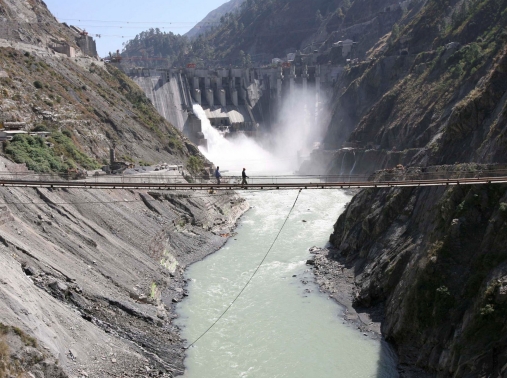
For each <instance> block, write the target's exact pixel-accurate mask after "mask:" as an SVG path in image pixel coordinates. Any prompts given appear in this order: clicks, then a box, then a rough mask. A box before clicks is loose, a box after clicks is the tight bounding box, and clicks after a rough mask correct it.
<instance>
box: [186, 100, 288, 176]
mask: <svg viewBox="0 0 507 378" xmlns="http://www.w3.org/2000/svg"><path fill="white" fill-rule="evenodd" d="M193 110H194V113H195V115H196V116H197V117H198V118H199V119H200V120H201V125H202V132H203V134H204V137H205V138H206V139H207V140H208V148H207V149H205V148H200V150H201V152H202V153H203V155H204V156H206V157H207V158H208V159H209V160H210V161H212V162H213V163H214V164H215V165H217V166H220V169H221V170H222V171H224V170H225V171H229V172H232V173H238V172H241V170H242V169H243V168H246V169H247V172H248V174H249V175H260V174H270V173H271V174H275V173H287V172H292V170H294V169H295V168H296V167H295V165H294V162H292V161H291V160H286V159H283V158H280V157H279V156H276V155H274V154H272V153H271V152H269V151H267V150H265V149H264V148H262V147H261V146H260V145H259V144H258V143H257V142H256V141H255V140H254V139H252V138H249V137H247V136H246V135H243V134H240V135H238V136H235V137H233V138H231V139H226V138H225V137H224V136H223V135H222V134H221V133H220V132H219V131H218V130H217V129H215V128H214V127H213V126H211V123H210V121H209V120H208V118H207V117H206V114H205V112H204V110H203V108H202V107H201V106H200V105H198V104H194V106H193Z"/></svg>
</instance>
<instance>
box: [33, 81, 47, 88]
mask: <svg viewBox="0 0 507 378" xmlns="http://www.w3.org/2000/svg"><path fill="white" fill-rule="evenodd" d="M33 86H34V87H35V88H37V89H42V88H43V87H44V86H43V85H42V83H41V82H40V81H39V80H35V81H34V82H33Z"/></svg>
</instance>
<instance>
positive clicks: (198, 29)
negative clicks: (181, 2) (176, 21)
mask: <svg viewBox="0 0 507 378" xmlns="http://www.w3.org/2000/svg"><path fill="white" fill-rule="evenodd" d="M244 1H245V0H230V1H228V2H226V3H225V4H222V5H221V6H219V7H218V8H217V9H215V10H212V11H211V12H209V13H208V14H207V15H206V17H204V18H203V19H202V20H201V21H199V22H198V23H197V25H195V26H194V27H193V28H192V29H191V30H190V31H188V32H187V33H185V36H186V37H188V38H190V39H194V38H196V37H198V36H199V35H201V34H204V33H206V32H207V31H208V30H210V29H211V28H212V27H213V26H215V25H216V24H218V23H219V22H220V18H221V17H222V16H224V15H225V14H227V13H234V12H237V11H238V10H239V7H240V6H241V4H243V2H244Z"/></svg>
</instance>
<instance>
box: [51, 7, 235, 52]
mask: <svg viewBox="0 0 507 378" xmlns="http://www.w3.org/2000/svg"><path fill="white" fill-rule="evenodd" d="M44 1H45V3H46V4H47V6H48V8H49V10H50V11H51V12H52V13H53V14H54V15H55V16H56V18H57V19H58V20H59V21H60V22H66V23H68V24H72V25H76V26H79V27H81V28H82V29H86V31H87V32H88V33H90V35H92V36H93V37H95V34H100V35H101V37H100V38H95V39H96V41H97V49H98V52H99V55H100V56H105V55H107V54H108V53H109V51H116V50H117V49H120V50H121V48H122V43H123V42H126V41H128V40H129V39H132V38H133V37H135V36H136V34H139V33H140V32H142V31H144V30H147V29H149V28H156V27H158V28H159V29H160V30H162V31H166V32H169V31H171V32H173V33H175V34H185V33H186V32H187V31H189V30H190V29H191V28H192V27H193V26H194V25H195V24H196V23H197V22H199V21H201V20H202V19H203V18H204V17H205V16H206V15H207V14H208V13H209V12H210V11H212V10H213V9H216V8H218V7H219V6H220V5H222V4H224V3H226V2H227V0H145V1H142V0H141V1H139V0H137V1H133V0H87V1H84V0H44Z"/></svg>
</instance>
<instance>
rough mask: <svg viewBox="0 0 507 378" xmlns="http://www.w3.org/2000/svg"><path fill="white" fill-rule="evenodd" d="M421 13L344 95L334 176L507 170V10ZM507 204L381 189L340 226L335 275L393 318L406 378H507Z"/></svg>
mask: <svg viewBox="0 0 507 378" xmlns="http://www.w3.org/2000/svg"><path fill="white" fill-rule="evenodd" d="M410 4H412V6H411V5H410ZM413 5H416V2H409V5H408V7H407V9H406V11H404V16H403V17H402V19H401V20H400V21H398V23H397V24H396V25H395V27H393V29H392V31H391V32H390V33H389V34H387V35H386V36H385V37H384V38H381V39H380V40H379V41H378V43H377V44H376V45H375V46H373V48H372V49H371V50H370V51H369V52H368V53H367V59H366V60H365V61H363V62H358V63H357V64H352V65H350V66H349V67H348V68H347V69H346V70H345V74H344V75H343V76H342V77H341V78H340V79H339V81H338V82H337V84H336V87H335V95H334V109H333V111H334V114H333V116H332V121H331V123H330V125H329V129H328V133H327V136H326V138H325V139H324V143H325V145H326V146H325V147H326V150H320V151H316V152H315V153H314V156H313V158H314V160H313V162H314V163H318V164H319V165H320V167H322V172H327V173H334V174H342V175H348V174H364V175H370V174H371V173H372V172H374V171H376V170H379V169H386V168H389V169H391V170H390V172H389V175H391V176H390V178H393V177H394V176H396V175H399V177H400V178H403V177H404V176H407V175H413V174H415V175H416V176H417V172H421V169H420V168H415V167H423V168H422V169H423V171H426V172H429V171H431V172H440V173H441V174H448V173H449V172H448V171H455V170H456V169H464V170H465V171H468V172H469V174H474V172H475V174H477V172H478V170H479V171H480V170H481V168H480V167H479V166H478V165H477V164H481V163H488V164H491V165H492V166H493V167H494V166H496V167H499V166H501V164H503V163H505V156H506V154H505V152H506V145H505V141H504V134H505V127H506V114H507V112H506V109H507V102H506V96H507V77H506V76H505V75H506V72H507V65H506V62H507V60H506V54H507V50H506V48H505V40H506V39H505V38H506V36H507V34H506V30H505V25H506V19H505V17H506V15H507V11H506V9H507V2H505V1H444V2H442V1H431V0H430V1H427V2H420V3H419V5H418V6H417V7H415V6H413ZM458 163H459V164H461V163H469V164H468V165H466V164H465V165H463V164H461V165H459V166H457V165H456V164H458ZM398 164H402V165H403V166H404V167H405V168H402V169H400V170H399V171H393V170H392V168H394V167H396V166H397V165H398ZM316 166H317V165H314V166H313V167H312V166H311V165H308V166H307V167H306V168H307V169H308V168H309V167H312V168H310V169H316V168H315V167H316ZM432 166H433V167H432ZM412 167H413V168H412ZM385 174H386V172H385V171H382V172H379V173H377V175H378V176H377V178H380V177H381V175H385ZM393 175H394V176H393ZM506 204H507V188H506V187H505V186H504V185H480V186H470V187H463V186H458V187H454V188H446V187H441V188H405V189H369V190H364V191H362V192H360V193H359V194H358V195H356V196H355V197H354V199H353V200H352V201H351V203H350V204H349V206H348V207H347V210H346V211H345V213H344V214H343V215H342V216H340V218H339V219H338V222H337V223H336V225H335V227H334V233H333V234H332V235H331V243H332V244H333V245H334V246H335V247H336V250H335V251H334V255H333V254H331V256H330V257H328V258H329V260H328V263H327V266H329V267H332V266H335V265H336V262H333V260H335V259H336V260H340V261H342V260H341V259H345V263H346V265H347V266H348V267H349V268H351V269H352V270H353V272H354V273H355V274H354V277H355V278H354V281H355V282H354V287H355V291H354V304H355V306H356V307H357V308H360V309H361V310H362V311H369V312H371V313H373V314H377V315H378V314H379V313H381V314H382V316H381V318H382V332H383V334H384V336H385V337H386V339H387V340H388V341H390V342H391V343H392V344H393V345H394V346H395V348H396V350H397V352H398V354H399V357H400V373H401V375H402V376H406V377H416V376H437V377H478V376H505V375H506V374H507V368H506V366H507V365H506V364H507V340H506V339H505V335H506V329H505V311H506V307H505V285H506V283H505V281H506V278H505V277H506V270H505V269H506V262H507V249H506V247H505V235H506V233H505V230H506V227H507V223H506V221H507V218H506V217H505V209H506V206H507V205H506ZM325 265H326V264H325Z"/></svg>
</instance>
